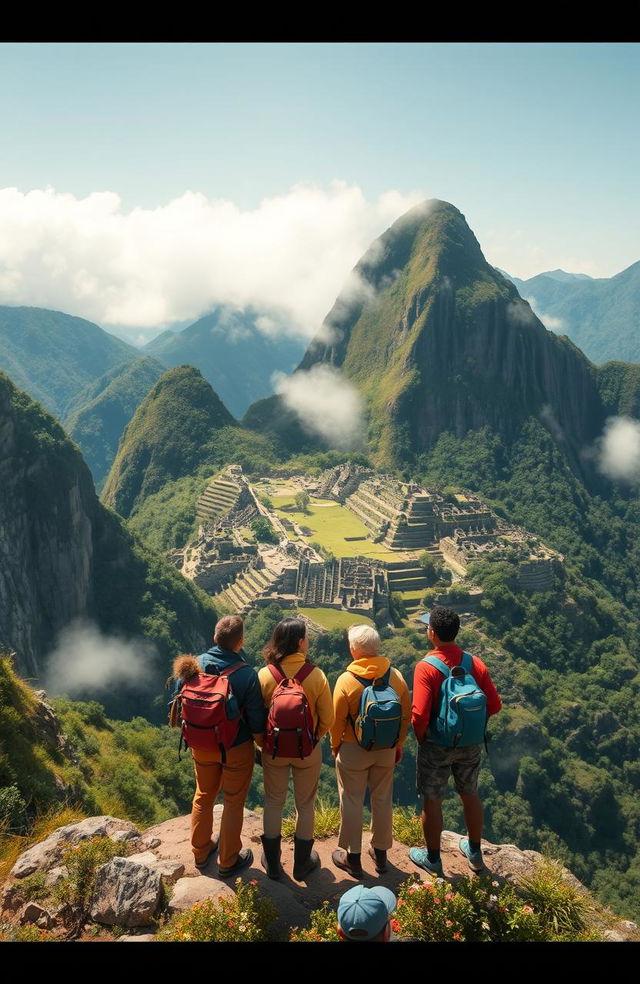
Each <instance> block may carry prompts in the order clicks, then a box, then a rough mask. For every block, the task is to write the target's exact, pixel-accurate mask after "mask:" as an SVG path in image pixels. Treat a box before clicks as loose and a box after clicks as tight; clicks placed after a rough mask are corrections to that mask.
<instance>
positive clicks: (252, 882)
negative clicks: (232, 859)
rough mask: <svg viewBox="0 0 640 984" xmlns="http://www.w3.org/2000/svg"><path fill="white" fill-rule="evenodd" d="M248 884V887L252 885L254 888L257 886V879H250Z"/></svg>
mask: <svg viewBox="0 0 640 984" xmlns="http://www.w3.org/2000/svg"><path fill="white" fill-rule="evenodd" d="M249 884H250V885H253V886H254V887H255V886H256V885H257V884H258V879H257V878H252V879H251V881H250V882H249Z"/></svg>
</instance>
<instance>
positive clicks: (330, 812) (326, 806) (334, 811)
mask: <svg viewBox="0 0 640 984" xmlns="http://www.w3.org/2000/svg"><path fill="white" fill-rule="evenodd" d="M339 829H340V807H339V806H334V805H332V804H331V803H327V801H326V800H323V799H321V798H320V797H318V799H317V801H316V809H315V815H314V819H313V835H314V837H316V838H318V839H322V838H323V837H333V835H334V834H337V833H338V831H339ZM295 831H296V818H295V816H289V817H284V819H283V821H282V836H283V837H293V835H294V834H295Z"/></svg>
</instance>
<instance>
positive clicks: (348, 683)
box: [260, 656, 411, 752]
mask: <svg viewBox="0 0 640 984" xmlns="http://www.w3.org/2000/svg"><path fill="white" fill-rule="evenodd" d="M390 666H391V663H390V662H389V660H388V659H387V658H386V656H359V657H358V659H356V660H354V661H353V663H350V664H349V666H348V667H347V670H346V672H345V673H343V674H342V675H341V676H339V677H338V679H337V681H336V686H335V689H334V691H333V709H334V712H335V722H334V725H333V727H332V729H331V748H332V749H333V751H334V752H337V751H338V749H339V748H340V745H341V744H342V742H343V741H350V742H355V740H356V736H355V734H354V733H353V725H352V724H351V721H350V720H349V717H351V719H352V720H354V721H355V719H356V718H357V716H358V711H359V709H360V697H361V695H362V691H363V686H362V684H361V683H358V681H357V680H356V678H355V677H354V676H353V674H354V673H355V674H356V675H357V676H359V677H363V678H364V679H365V680H378V679H379V678H380V677H381V676H384V674H385V673H386V672H387V670H388V669H389V667H390ZM260 672H262V671H260ZM389 686H391V687H393V689H394V690H395V692H396V693H397V695H398V697H399V698H400V704H401V706H402V723H401V725H400V737H399V738H398V744H397V746H396V747H398V748H402V746H403V745H404V742H405V739H406V737H407V731H408V730H409V721H410V720H411V699H410V697H409V688H408V687H407V685H406V683H405V682H404V677H403V676H402V674H401V673H400V672H399V670H396V669H394V668H392V669H391V673H390V675H389Z"/></svg>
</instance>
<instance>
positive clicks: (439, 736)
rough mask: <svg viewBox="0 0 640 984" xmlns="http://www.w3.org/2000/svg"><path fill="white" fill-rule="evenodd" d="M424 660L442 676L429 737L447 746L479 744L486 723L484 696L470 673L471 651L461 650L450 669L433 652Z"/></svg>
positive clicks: (485, 698) (481, 740)
mask: <svg viewBox="0 0 640 984" xmlns="http://www.w3.org/2000/svg"><path fill="white" fill-rule="evenodd" d="M424 662H425V663H430V664H431V666H435V668H436V669H437V670H440V672H441V673H442V674H443V675H444V677H445V679H444V680H443V681H442V687H441V689H440V706H439V708H438V710H437V712H436V714H435V716H433V717H432V718H431V722H430V724H429V738H430V740H431V741H434V742H435V743H436V744H437V745H445V746H446V747H447V748H457V747H458V746H461V747H462V746H465V745H481V744H482V742H483V740H484V739H485V730H486V727H487V697H486V694H485V693H484V691H483V690H481V689H480V688H479V687H478V684H477V683H476V681H475V679H474V677H473V675H472V673H471V669H472V667H473V659H472V657H471V654H470V653H463V654H462V660H461V662H460V665H459V666H454V667H453V668H452V669H450V668H449V667H448V666H447V664H446V663H445V662H444V661H443V660H441V659H438V657H437V656H425V657H424Z"/></svg>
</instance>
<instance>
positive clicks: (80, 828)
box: [10, 816, 140, 878]
mask: <svg viewBox="0 0 640 984" xmlns="http://www.w3.org/2000/svg"><path fill="white" fill-rule="evenodd" d="M116 835H117V836H116ZM92 837H109V838H110V839H111V840H115V841H120V842H126V841H128V840H133V841H136V839H137V838H140V832H139V831H138V830H137V828H136V827H135V826H134V824H132V823H131V821H129V820H118V819H117V818H116V817H108V816H101V817H89V818H88V819H86V820H79V821H78V822H77V823H68V824H66V826H64V827H58V829H57V830H55V831H54V832H53V833H52V834H50V835H49V837H47V838H46V839H45V840H43V841H40V843H39V844H34V846H33V847H30V848H29V850H28V851H25V852H24V854H21V855H20V857H19V858H18V860H17V861H16V863H15V864H14V866H13V868H12V869H11V872H10V875H11V877H13V878H26V877H27V876H28V875H32V874H33V873H34V872H36V871H50V870H51V869H52V868H55V867H56V866H57V865H58V864H60V861H61V859H62V855H63V853H64V851H65V850H66V849H67V848H68V847H71V846H73V845H74V844H80V843H81V842H82V841H86V840H90V839H91V838H92Z"/></svg>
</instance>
